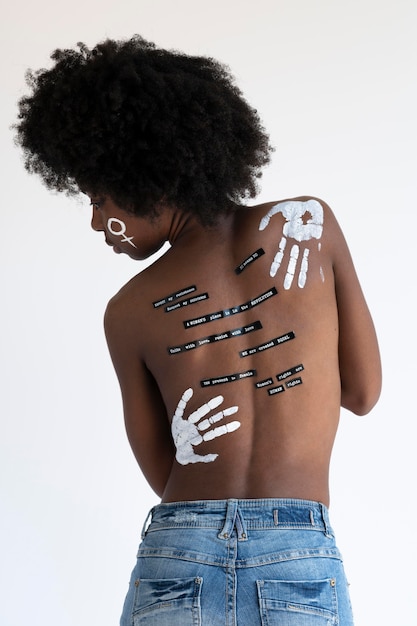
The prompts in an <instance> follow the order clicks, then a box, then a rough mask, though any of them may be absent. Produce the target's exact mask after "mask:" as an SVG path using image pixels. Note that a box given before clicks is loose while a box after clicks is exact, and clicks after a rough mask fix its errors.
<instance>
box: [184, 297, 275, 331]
mask: <svg viewBox="0 0 417 626" xmlns="http://www.w3.org/2000/svg"><path fill="white" fill-rule="evenodd" d="M277 293H278V291H277V290H276V288H275V287H272V288H271V289H268V291H265V293H261V295H260V296H257V297H256V298H253V299H252V300H249V302H244V303H243V304H238V305H237V306H234V307H232V308H230V309H224V311H216V312H215V313H208V314H207V315H201V316H200V317H195V318H194V319H191V320H185V322H183V324H184V328H193V327H194V326H200V324H207V323H208V322H214V321H216V320H218V319H221V318H223V317H230V316H231V315H236V314H237V313H242V312H243V311H249V309H253V308H254V307H255V306H258V304H261V303H262V302H264V301H265V300H269V298H272V297H273V296H276V295H277Z"/></svg>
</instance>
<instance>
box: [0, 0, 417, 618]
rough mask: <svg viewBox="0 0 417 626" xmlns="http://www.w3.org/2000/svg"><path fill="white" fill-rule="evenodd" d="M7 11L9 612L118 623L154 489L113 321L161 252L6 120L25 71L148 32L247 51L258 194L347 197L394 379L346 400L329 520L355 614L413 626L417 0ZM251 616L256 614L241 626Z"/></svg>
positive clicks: (239, 65)
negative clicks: (267, 144)
mask: <svg viewBox="0 0 417 626" xmlns="http://www.w3.org/2000/svg"><path fill="white" fill-rule="evenodd" d="M7 5H8V6H7V8H6V7H4V8H3V11H2V21H1V31H2V32H1V37H0V45H1V47H2V51H1V55H0V60H1V76H2V79H1V90H2V94H1V100H0V107H1V128H0V132H1V179H2V182H1V205H0V211H1V221H0V234H1V250H0V253H1V255H2V259H1V271H2V283H1V285H2V286H1V302H2V306H1V350H0V355H1V359H2V365H1V367H2V369H1V382H2V391H1V436H0V453H1V457H0V463H1V467H0V489H1V493H0V544H1V545H0V578H1V580H0V589H1V591H0V595H1V600H0V623H1V624H2V625H4V626H24V625H26V624H30V625H31V626H56V625H57V624H58V625H59V626H91V625H96V624H97V625H100V626H115V625H116V624H117V623H118V618H119V614H120V611H121V605H122V602H123V599H124V595H125V592H126V589H127V583H128V579H129V575H130V570H131V568H132V567H133V565H134V558H135V553H136V547H137V543H138V541H139V531H140V528H141V525H142V522H143V519H144V517H145V515H146V512H147V510H148V508H149V507H150V506H152V505H153V504H155V503H157V498H156V496H155V495H154V494H153V493H152V492H151V491H150V489H149V488H148V487H147V485H146V483H145V481H144V479H143V478H142V476H141V474H140V472H139V471H138V470H137V468H136V465H135V462H134V459H133V456H132V454H131V452H130V449H129V448H128V444H127V441H126V437H125V434H124V428H123V423H122V412H121V402H120V398H119V389H118V386H117V382H116V377H115V375H114V373H113V371H112V367H111V364H110V360H109V357H108V355H107V349H106V346H105V341H104V336H103V331H102V315H103V311H104V308H105V305H106V303H107V301H108V299H109V298H110V297H111V296H112V295H113V293H114V292H115V291H117V290H118V288H119V287H120V286H121V285H122V284H123V283H124V282H125V281H126V280H127V279H129V278H130V277H131V276H132V275H133V274H135V273H136V272H138V271H140V269H141V268H142V267H143V266H141V265H140V264H138V263H135V262H132V261H130V260H129V259H127V258H124V257H116V256H114V255H113V254H112V253H111V251H110V249H109V248H108V247H107V246H105V245H104V244H103V239H102V236H99V235H97V233H93V231H91V230H90V228H89V219H90V208H89V207H88V206H87V203H84V202H78V201H75V202H74V200H71V201H70V200H68V199H67V198H66V197H60V196H56V195H53V194H51V193H50V192H48V191H46V190H45V189H44V188H43V187H42V186H41V184H40V181H39V180H38V179H37V178H35V177H29V176H28V175H27V174H26V172H25V171H24V168H23V166H22V162H21V158H20V154H19V152H18V151H17V149H16V148H15V147H14V145H13V141H12V133H11V131H10V130H9V126H10V124H12V123H13V121H14V118H15V116H16V106H15V103H16V100H17V99H18V97H20V96H21V95H22V94H23V93H25V92H26V87H25V84H24V72H25V70H26V69H27V68H28V67H32V68H35V69H37V68H39V67H44V66H46V65H48V64H49V53H50V52H51V51H52V50H53V49H54V48H56V47H73V46H74V45H75V44H76V42H77V41H84V42H85V43H87V44H88V45H94V44H95V43H97V42H98V41H99V40H102V39H103V38H105V37H107V36H109V37H112V38H124V37H128V36H130V35H132V34H133V33H135V32H137V33H140V34H141V35H143V36H144V37H145V38H147V39H150V40H153V41H155V42H156V43H157V44H158V45H160V46H162V47H168V48H170V47H171V48H178V49H181V50H184V51H186V52H188V53H190V54H206V55H210V56H213V57H215V58H218V59H220V60H221V61H223V62H226V63H227V64H229V65H230V67H231V69H232V71H233V73H234V74H235V75H236V77H237V80H238V83H239V85H240V86H241V88H242V89H243V91H244V93H245V95H246V97H247V98H248V100H249V101H250V102H251V103H252V104H253V105H254V106H255V107H256V108H257V109H258V110H259V112H260V115H261V117H262V119H263V120H264V123H265V125H266V127H267V129H268V130H269V131H270V134H271V137H272V141H273V143H274V145H275V146H276V148H277V150H276V152H275V154H274V158H273V163H272V165H271V166H270V167H269V168H268V170H267V171H266V172H265V175H264V179H263V181H264V182H263V189H262V192H261V195H260V199H261V200H265V201H266V200H271V199H272V200H274V199H275V200H278V199H281V198H284V197H288V196H292V195H301V194H311V195H315V196H319V197H322V198H323V199H325V200H326V201H327V202H328V203H329V204H330V205H331V206H332V208H333V210H334V211H335V213H336V215H337V217H338V219H339V221H340V223H341V225H342V228H343V229H344V231H345V234H346V237H347V239H348V242H349V244H350V248H351V251H352V254H353V257H354V260H355V264H356V267H357V270H358V273H359V276H360V279H361V282H362V285H363V288H364V291H365V293H366V296H367V300H368V303H369V306H370V308H371V311H372V313H373V316H374V320H375V324H376V327H377V331H378V334H379V339H380V345H381V352H382V358H383V367H384V390H383V394H382V397H381V400H380V402H379V404H378V405H377V407H376V408H375V409H374V410H373V411H372V413H371V414H370V415H369V416H366V417H362V418H359V417H355V416H353V415H352V414H348V413H343V415H342V421H341V426H340V430H339V434H338V438H337V442H336V446H335V450H334V454H333V461H332V480H331V487H332V505H331V516H332V521H333V525H334V526H335V528H336V531H337V536H338V540H339V544H340V547H341V549H342V552H343V553H344V556H345V566H346V570H347V574H348V577H349V579H350V582H351V595H352V601H353V604H354V611H355V615H356V624H357V626H374V625H377V626H385V625H392V624H400V625H401V626H415V624H416V623H417V609H416V603H415V586H416V577H415V562H416V559H417V541H416V526H415V522H416V518H417V509H416V506H415V503H414V499H415V497H416V493H415V492H416V490H415V479H416V464H415V457H416V451H415V434H414V433H415V431H414V429H413V422H414V421H415V418H416V408H415V389H416V384H417V371H416V365H415V351H416V334H415V326H416V307H415V304H414V300H413V294H415V287H416V244H417V241H416V217H415V211H416V191H417V189H416V140H417V132H416V131H417V128H416V111H417V96H416V61H417V37H416V34H415V31H416V24H417V4H416V2H415V0H396V1H395V2H388V1H385V0H350V1H349V2H346V1H343V2H342V1H339V0H333V1H332V0H276V1H272V0H257V1H254V0H239V1H238V0H231V1H228V0H210V2H204V3H202V2H199V1H198V0H175V1H169V0H152V1H145V0H135V1H131V2H130V1H128V0H118V2H110V1H109V0H100V1H99V0H84V1H82V2H81V0H73V2H71V3H69V2H65V3H63V2H61V1H60V0H54V1H52V0H37V1H36V2H31V3H29V2H26V3H25V4H22V3H19V2H8V3H7ZM244 626H250V625H244Z"/></svg>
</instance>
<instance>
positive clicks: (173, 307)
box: [165, 293, 209, 313]
mask: <svg viewBox="0 0 417 626" xmlns="http://www.w3.org/2000/svg"><path fill="white" fill-rule="evenodd" d="M208 297H209V295H208V293H199V294H197V295H195V296H192V297H191V298H187V299H186V300H180V301H179V302H176V303H175V304H169V305H168V306H166V307H165V311H166V312H167V313H170V312H171V311H176V310H177V309H180V308H181V307H183V306H188V305H190V304H196V303H197V302H201V301H202V300H207V299H208Z"/></svg>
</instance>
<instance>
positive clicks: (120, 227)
mask: <svg viewBox="0 0 417 626" xmlns="http://www.w3.org/2000/svg"><path fill="white" fill-rule="evenodd" d="M114 224H116V225H117V228H116V229H115V228H114ZM107 228H108V230H109V232H110V233H111V234H112V235H116V236H117V237H122V236H123V239H122V240H121V243H124V242H125V241H127V242H128V243H130V245H131V246H133V248H137V246H135V244H134V243H133V241H132V239H133V237H126V224H125V223H124V222H123V221H122V220H119V219H118V218H117V217H109V219H108V220H107Z"/></svg>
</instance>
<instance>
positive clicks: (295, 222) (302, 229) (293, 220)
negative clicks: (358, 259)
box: [259, 200, 324, 289]
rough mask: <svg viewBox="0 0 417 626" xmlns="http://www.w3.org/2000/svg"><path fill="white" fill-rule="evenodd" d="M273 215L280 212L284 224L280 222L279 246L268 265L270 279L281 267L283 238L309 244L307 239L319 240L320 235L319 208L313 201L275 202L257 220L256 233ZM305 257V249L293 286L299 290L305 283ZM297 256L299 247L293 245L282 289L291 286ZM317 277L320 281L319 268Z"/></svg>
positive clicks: (320, 218) (321, 213)
mask: <svg viewBox="0 0 417 626" xmlns="http://www.w3.org/2000/svg"><path fill="white" fill-rule="evenodd" d="M277 213H282V215H283V216H284V217H285V219H286V222H285V223H284V226H283V229H282V234H283V236H282V238H281V241H280V243H279V248H278V252H277V253H276V255H275V257H274V260H273V261H272V263H271V269H270V272H269V273H270V275H271V276H272V277H274V276H275V275H276V273H277V271H278V270H279V268H280V266H281V263H282V260H283V258H284V254H285V249H286V246H287V238H289V239H295V240H296V241H298V242H300V243H301V242H302V241H309V240H310V239H320V238H321V235H322V233H323V207H322V206H321V204H320V202H318V201H317V200H307V201H305V202H301V201H300V200H288V201H286V202H279V203H278V204H276V205H274V206H273V207H272V208H271V209H270V210H269V211H268V213H267V214H266V215H264V217H263V218H262V219H261V221H260V223H259V230H264V229H265V228H266V227H267V226H268V224H269V222H270V219H271V217H273V216H274V215H276V214H277ZM306 215H310V217H309V218H308V219H307V220H305V217H306ZM319 249H320V244H319ZM309 254H310V249H309V248H308V247H305V248H304V250H303V255H302V259H301V264H300V270H299V274H298V283H297V284H298V286H299V287H301V288H303V287H304V285H305V284H306V280H307V272H308V257H309ZM299 256H300V246H299V245H298V244H293V245H292V247H291V250H290V256H289V259H288V266H287V273H286V275H285V278H284V289H289V288H290V287H291V285H292V282H293V279H294V275H295V273H296V269H297V263H298V258H299ZM320 274H321V277H322V280H324V277H323V270H322V268H320Z"/></svg>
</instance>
